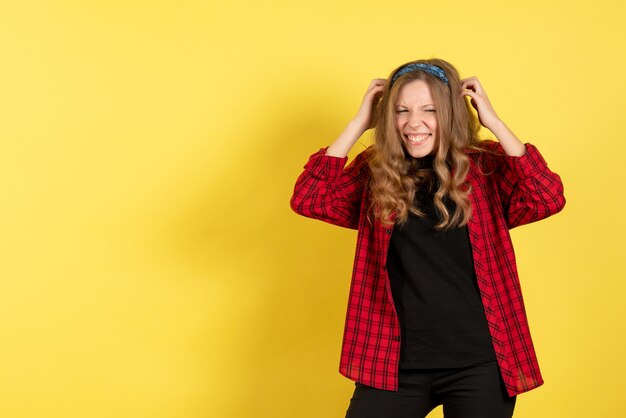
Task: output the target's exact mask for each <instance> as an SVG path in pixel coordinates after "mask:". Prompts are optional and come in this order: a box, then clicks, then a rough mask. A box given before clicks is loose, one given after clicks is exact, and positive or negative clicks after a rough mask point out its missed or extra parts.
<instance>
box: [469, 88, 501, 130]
mask: <svg viewBox="0 0 626 418" xmlns="http://www.w3.org/2000/svg"><path fill="white" fill-rule="evenodd" d="M461 96H469V97H470V98H471V100H470V103H471V104H472V107H473V108H474V109H476V112H478V120H480V124H481V125H483V126H484V127H485V128H487V129H489V130H492V128H494V127H495V126H496V124H497V123H498V122H499V121H500V118H499V117H498V115H497V114H496V111H495V110H494V109H493V106H491V102H490V101H489V97H487V93H486V92H485V89H483V86H482V85H481V84H480V81H478V78H476V77H469V78H465V79H463V80H461Z"/></svg>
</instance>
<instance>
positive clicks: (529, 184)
mask: <svg viewBox="0 0 626 418" xmlns="http://www.w3.org/2000/svg"><path fill="white" fill-rule="evenodd" d="M461 95H462V96H469V97H470V98H471V101H470V103H471V105H472V106H473V107H474V109H476V111H477V112H478V119H479V120H480V123H481V124H482V125H483V126H484V127H485V128H487V129H489V130H490V131H491V132H493V134H494V135H495V136H496V138H497V139H498V143H496V142H492V141H484V142H483V146H485V148H487V149H491V151H494V152H495V153H496V154H500V158H501V159H502V161H499V162H497V165H498V167H499V168H498V169H497V171H496V172H494V173H493V175H494V176H496V182H497V186H498V190H499V193H500V201H501V202H502V205H503V208H504V211H505V216H506V219H507V224H508V226H509V228H514V227H516V226H519V225H524V224H527V223H530V222H535V221H538V220H540V219H544V218H547V217H548V216H550V215H553V214H555V213H557V212H559V211H561V209H563V207H564V206H565V197H564V196H563V183H562V182H561V178H560V177H559V175H558V174H556V173H554V172H552V171H550V169H548V165H547V164H546V161H545V160H544V159H543V157H542V155H541V154H540V153H539V151H538V150H537V148H535V147H534V146H533V145H531V144H523V143H522V141H520V140H519V139H518V138H517V136H515V134H514V133H513V132H512V131H511V130H510V129H509V128H508V126H506V124H505V123H504V122H503V121H502V120H501V119H500V118H499V117H498V115H497V114H496V112H495V110H494V108H493V106H492V105H491V102H490V101H489V98H488V97H487V93H486V92H485V89H484V88H483V87H482V85H481V84H480V81H478V79H477V78H476V77H470V78H466V79H464V80H462V81H461ZM503 154H504V155H503Z"/></svg>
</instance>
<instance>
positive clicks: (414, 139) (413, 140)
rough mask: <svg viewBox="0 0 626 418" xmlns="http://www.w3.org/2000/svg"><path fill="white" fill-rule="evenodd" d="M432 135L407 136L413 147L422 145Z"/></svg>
mask: <svg viewBox="0 0 626 418" xmlns="http://www.w3.org/2000/svg"><path fill="white" fill-rule="evenodd" d="M429 136H430V134H421V135H407V136H406V137H407V139H408V140H409V142H410V143H411V144H413V145H417V144H421V143H422V142H424V141H426V140H427V139H428V137H429Z"/></svg>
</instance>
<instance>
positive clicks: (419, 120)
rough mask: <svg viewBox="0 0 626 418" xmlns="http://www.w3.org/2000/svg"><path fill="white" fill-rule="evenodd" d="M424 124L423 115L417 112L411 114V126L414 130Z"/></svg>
mask: <svg viewBox="0 0 626 418" xmlns="http://www.w3.org/2000/svg"><path fill="white" fill-rule="evenodd" d="M423 124H424V118H423V117H422V114H421V113H419V112H415V113H413V114H411V116H410V118H409V126H411V127H412V128H419V127H420V126H422V125H423Z"/></svg>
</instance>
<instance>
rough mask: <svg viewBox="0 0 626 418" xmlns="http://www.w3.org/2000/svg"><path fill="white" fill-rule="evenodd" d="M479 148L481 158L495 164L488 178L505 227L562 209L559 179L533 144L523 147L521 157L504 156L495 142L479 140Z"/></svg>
mask: <svg viewBox="0 0 626 418" xmlns="http://www.w3.org/2000/svg"><path fill="white" fill-rule="evenodd" d="M482 146H483V147H484V148H485V149H487V150H488V151H486V152H485V153H484V158H486V159H489V160H492V161H493V162H495V164H496V165H495V167H497V168H496V169H495V171H494V172H493V173H492V174H490V175H491V176H493V178H494V181H495V183H496V187H497V191H498V193H499V199H500V202H501V203H502V208H503V210H504V214H505V217H506V221H507V225H508V227H509V228H514V227H516V226H520V225H524V224H528V223H531V222H535V221H538V220H541V219H544V218H547V217H548V216H551V215H554V214H555V213H557V212H560V211H561V210H562V209H563V207H564V206H565V196H564V195H563V183H562V182H561V177H559V175H558V174H556V173H554V172H553V171H551V170H550V169H549V168H548V164H547V163H546V161H545V160H544V158H543V156H542V155H541V154H540V153H539V150H537V148H536V147H535V146H534V145H531V144H524V155H522V156H521V157H514V156H508V155H505V154H504V147H503V146H502V144H500V143H498V142H493V141H483V142H482ZM488 165H491V164H488ZM488 171H491V170H488Z"/></svg>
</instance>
